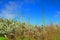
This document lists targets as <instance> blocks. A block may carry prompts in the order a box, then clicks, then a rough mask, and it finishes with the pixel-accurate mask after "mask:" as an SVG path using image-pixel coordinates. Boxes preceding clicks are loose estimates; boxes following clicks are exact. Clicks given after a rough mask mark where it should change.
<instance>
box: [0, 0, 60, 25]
mask: <svg viewBox="0 0 60 40" xmlns="http://www.w3.org/2000/svg"><path fill="white" fill-rule="evenodd" d="M42 3H44V13H45V21H46V24H49V23H50V22H51V21H52V22H53V23H54V24H57V23H60V0H13V1H12V0H2V1H0V17H3V18H12V19H16V20H18V16H20V20H23V21H24V22H28V17H30V24H38V25H41V24H42ZM22 16H23V18H22Z"/></svg>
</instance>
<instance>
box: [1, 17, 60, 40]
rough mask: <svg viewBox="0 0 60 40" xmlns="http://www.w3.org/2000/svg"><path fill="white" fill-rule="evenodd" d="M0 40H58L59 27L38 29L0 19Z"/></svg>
mask: <svg viewBox="0 0 60 40" xmlns="http://www.w3.org/2000/svg"><path fill="white" fill-rule="evenodd" d="M42 28H44V29H42ZM2 37H4V38H2ZM5 38H7V39H5ZM0 40H60V26H59V25H53V24H51V25H49V26H46V27H44V25H43V27H40V26H37V25H35V26H34V25H30V24H27V23H21V22H18V21H14V20H11V19H9V20H8V19H2V18H0Z"/></svg>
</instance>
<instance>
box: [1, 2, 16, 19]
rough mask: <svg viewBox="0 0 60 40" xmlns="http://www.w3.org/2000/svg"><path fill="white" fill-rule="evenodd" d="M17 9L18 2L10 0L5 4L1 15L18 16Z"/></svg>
mask: <svg viewBox="0 0 60 40" xmlns="http://www.w3.org/2000/svg"><path fill="white" fill-rule="evenodd" d="M16 9H17V4H16V3H15V2H11V1H10V2H8V3H7V4H5V8H3V9H2V12H1V13H0V16H1V17H3V18H11V19H13V18H15V17H16V12H15V10H16Z"/></svg>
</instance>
